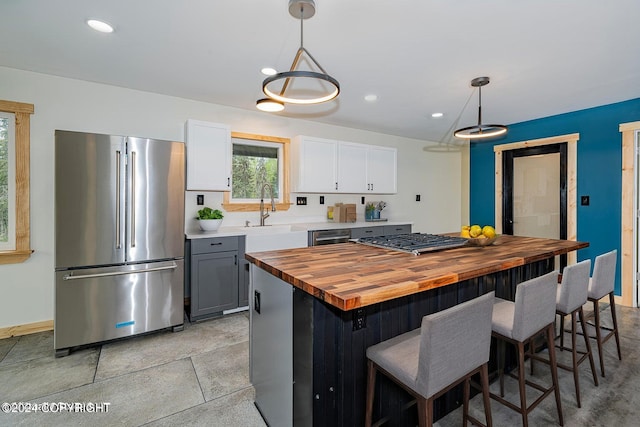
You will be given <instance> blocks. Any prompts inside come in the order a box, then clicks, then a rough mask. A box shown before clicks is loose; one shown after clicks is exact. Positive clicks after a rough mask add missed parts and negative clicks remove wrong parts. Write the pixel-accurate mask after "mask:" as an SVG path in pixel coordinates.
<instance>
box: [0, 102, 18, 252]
mask: <svg viewBox="0 0 640 427" xmlns="http://www.w3.org/2000/svg"><path fill="white" fill-rule="evenodd" d="M0 120H6V121H7V122H8V129H7V142H8V144H9V147H8V149H7V152H8V154H9V156H8V159H7V160H8V168H7V183H8V185H9V189H8V190H9V191H8V194H7V198H8V201H9V204H8V206H7V208H8V211H9V215H8V219H9V224H8V230H7V238H8V239H7V242H2V241H0V251H13V250H15V249H16V215H15V212H16V166H15V164H16V160H15V155H14V153H15V149H16V148H15V147H16V131H15V128H16V118H15V114H13V113H8V112H6V111H0Z"/></svg>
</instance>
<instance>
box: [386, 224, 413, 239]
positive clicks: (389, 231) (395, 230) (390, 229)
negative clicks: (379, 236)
mask: <svg viewBox="0 0 640 427" xmlns="http://www.w3.org/2000/svg"><path fill="white" fill-rule="evenodd" d="M408 233H411V224H402V225H385V226H384V234H385V236H389V235H394V234H408Z"/></svg>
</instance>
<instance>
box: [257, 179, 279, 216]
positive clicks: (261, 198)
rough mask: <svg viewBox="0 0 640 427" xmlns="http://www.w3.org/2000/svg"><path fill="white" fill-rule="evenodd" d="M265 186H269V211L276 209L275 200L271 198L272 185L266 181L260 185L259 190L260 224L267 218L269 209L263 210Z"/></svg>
mask: <svg viewBox="0 0 640 427" xmlns="http://www.w3.org/2000/svg"><path fill="white" fill-rule="evenodd" d="M265 187H269V193H270V195H271V212H275V211H276V201H275V200H274V199H273V187H271V185H269V184H267V183H266V182H265V183H264V184H263V185H262V190H261V191H260V226H261V227H262V226H264V220H265V219H267V218H269V210H268V209H267V210H265V208H264V189H265Z"/></svg>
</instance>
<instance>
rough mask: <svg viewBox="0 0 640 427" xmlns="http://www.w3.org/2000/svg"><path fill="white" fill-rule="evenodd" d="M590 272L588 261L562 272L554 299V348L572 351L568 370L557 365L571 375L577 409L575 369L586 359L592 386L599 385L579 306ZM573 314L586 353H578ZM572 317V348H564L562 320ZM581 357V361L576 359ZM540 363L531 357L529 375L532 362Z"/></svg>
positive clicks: (566, 268) (537, 358)
mask: <svg viewBox="0 0 640 427" xmlns="http://www.w3.org/2000/svg"><path fill="white" fill-rule="evenodd" d="M590 272H591V260H584V261H582V262H579V263H577V264H573V265H569V266H567V267H565V268H564V270H563V271H562V282H561V283H560V284H559V285H558V290H557V296H556V314H557V315H559V316H560V337H559V338H560V345H559V346H557V347H558V348H560V350H571V361H572V364H571V366H567V365H564V364H561V363H559V362H558V363H557V365H558V368H561V369H564V370H565V371H570V372H573V383H574V386H575V388H576V401H577V403H578V408H580V407H582V406H581V404H580V382H579V381H580V380H579V375H578V374H579V372H578V366H579V365H580V364H581V363H582V362H584V361H585V359H586V358H589V364H590V365H591V375H592V376H593V383H594V384H595V385H596V386H597V385H598V376H597V375H596V367H595V363H594V362H593V353H592V352H591V344H590V343H589V338H588V336H587V325H586V320H585V318H584V312H583V310H582V306H583V305H585V304H586V303H587V290H588V288H589V273H590ZM576 314H579V315H580V326H581V328H582V335H583V337H584V342H585V345H586V348H587V350H586V351H579V350H578V342H577V341H578V339H577V329H578V325H577V321H576ZM569 315H570V316H571V348H568V347H565V346H564V318H565V317H566V316H569ZM578 354H580V356H581V357H580V359H578ZM534 360H541V361H543V362H545V363H548V362H549V361H548V359H544V358H542V357H539V356H537V355H531V371H532V372H533V361H534Z"/></svg>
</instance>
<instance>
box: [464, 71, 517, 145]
mask: <svg viewBox="0 0 640 427" xmlns="http://www.w3.org/2000/svg"><path fill="white" fill-rule="evenodd" d="M488 84H489V77H476V78H475V79H473V80H471V86H473V87H477V88H478V124H477V125H475V126H469V127H466V128H462V129H458V130H457V131H455V132H454V134H453V135H454V136H455V137H457V138H462V139H482V138H492V137H494V136H499V135H503V134H505V133H507V127H506V126H504V125H483V124H482V86H486V85H488Z"/></svg>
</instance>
